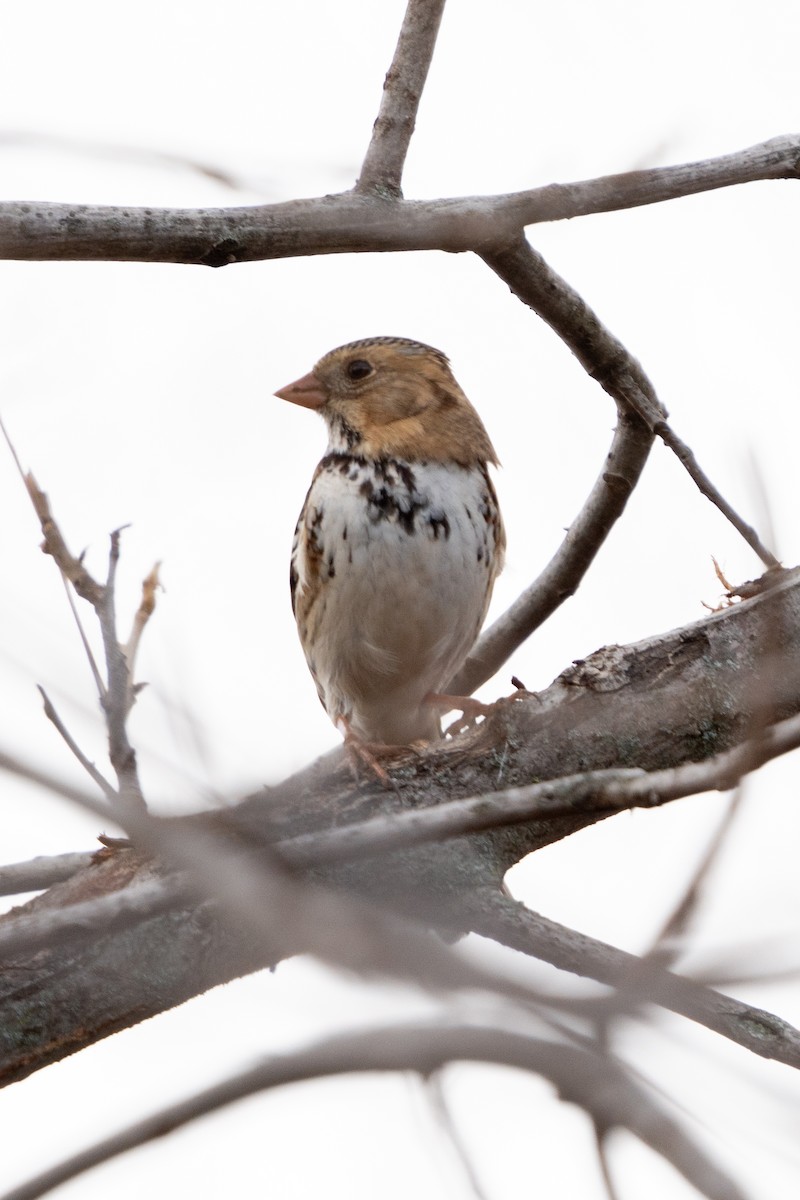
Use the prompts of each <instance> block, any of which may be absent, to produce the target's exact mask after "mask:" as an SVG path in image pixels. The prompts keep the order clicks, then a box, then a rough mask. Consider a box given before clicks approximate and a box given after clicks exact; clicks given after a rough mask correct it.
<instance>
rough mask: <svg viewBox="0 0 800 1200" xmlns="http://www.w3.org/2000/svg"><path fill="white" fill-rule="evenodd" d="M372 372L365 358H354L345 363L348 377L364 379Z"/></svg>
mask: <svg viewBox="0 0 800 1200" xmlns="http://www.w3.org/2000/svg"><path fill="white" fill-rule="evenodd" d="M371 374H372V367H371V366H370V364H369V363H368V362H367V360H366V359H365V358H354V359H351V361H350V362H349V363H348V364H347V377H348V379H366V377H367V376H368V375H371Z"/></svg>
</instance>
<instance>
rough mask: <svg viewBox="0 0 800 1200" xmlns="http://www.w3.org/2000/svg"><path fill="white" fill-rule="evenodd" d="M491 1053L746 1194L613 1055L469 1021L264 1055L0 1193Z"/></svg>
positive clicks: (728, 1193)
mask: <svg viewBox="0 0 800 1200" xmlns="http://www.w3.org/2000/svg"><path fill="white" fill-rule="evenodd" d="M463 1060H468V1061H471V1062H476V1061H477V1062H491V1063H496V1064H499V1065H502V1066H510V1067H515V1068H518V1069H522V1070H528V1071H532V1072H534V1073H535V1074H538V1075H543V1076H544V1077H545V1078H547V1079H549V1080H550V1082H551V1083H552V1084H553V1085H554V1086H555V1087H556V1089H557V1091H558V1092H559V1094H560V1096H561V1097H562V1099H564V1100H566V1101H569V1102H571V1103H573V1104H577V1105H579V1106H580V1107H581V1108H583V1109H585V1111H586V1112H587V1113H589V1114H590V1116H592V1118H593V1119H594V1120H595V1121H596V1122H597V1124H598V1126H599V1127H600V1128H602V1129H604V1130H608V1129H613V1128H617V1127H621V1128H625V1129H628V1130H630V1132H631V1133H633V1134H635V1136H636V1137H638V1138H640V1139H641V1141H643V1142H644V1143H645V1145H648V1146H650V1147H651V1148H652V1149H653V1150H655V1151H656V1153H657V1154H659V1155H661V1156H662V1157H663V1158H665V1159H666V1160H667V1161H668V1162H671V1163H672V1165H673V1166H674V1167H675V1168H676V1170H678V1171H680V1172H681V1174H682V1175H683V1176H684V1177H685V1178H686V1179H688V1180H689V1182H690V1183H692V1184H694V1186H695V1187H696V1188H697V1189H698V1190H699V1192H700V1193H701V1195H703V1196H706V1197H708V1200H746V1196H745V1193H744V1192H743V1191H742V1190H741V1188H740V1187H739V1186H738V1184H737V1183H736V1182H735V1181H734V1180H733V1179H732V1177H731V1176H729V1175H728V1173H727V1172H726V1171H724V1170H723V1168H722V1167H721V1166H719V1165H718V1164H716V1163H714V1162H712V1160H711V1159H710V1158H708V1156H707V1155H706V1154H705V1153H704V1152H703V1151H702V1150H701V1149H700V1148H699V1146H698V1145H697V1144H696V1142H694V1141H693V1140H692V1139H691V1138H690V1137H689V1136H688V1134H687V1133H686V1130H685V1129H684V1128H683V1126H682V1125H681V1124H680V1123H679V1122H678V1121H676V1120H675V1119H674V1118H673V1117H672V1116H671V1115H670V1114H669V1113H668V1112H667V1111H666V1110H665V1108H664V1107H663V1106H662V1105H660V1104H658V1103H657V1102H656V1100H655V1098H654V1097H653V1095H652V1093H651V1092H650V1091H649V1090H647V1089H645V1088H644V1087H643V1086H642V1085H641V1084H639V1083H637V1082H636V1081H634V1080H633V1079H632V1078H631V1076H630V1074H629V1073H628V1072H627V1071H626V1070H625V1068H624V1067H622V1066H621V1064H620V1063H618V1062H617V1061H616V1060H614V1059H613V1058H611V1057H610V1056H607V1055H602V1054H593V1053H590V1052H588V1051H586V1050H583V1049H577V1048H576V1047H573V1046H565V1045H563V1044H559V1043H555V1042H552V1041H545V1040H543V1039H540V1038H534V1037H528V1036H526V1035H524V1034H520V1033H509V1032H507V1031H505V1030H501V1029H492V1028H486V1027H481V1026H470V1025H463V1026H457V1025H444V1024H435V1025H432V1024H429V1025H406V1026H396V1027H393V1028H385V1029H378V1030H368V1031H366V1032H362V1033H354V1034H343V1035H340V1036H338V1037H331V1038H329V1039H327V1040H326V1041H324V1042H319V1043H317V1045H316V1046H312V1047H311V1048H310V1049H308V1050H306V1051H299V1052H296V1053H294V1054H290V1055H285V1056H282V1057H275V1058H270V1059H266V1060H265V1061H263V1062H261V1063H259V1064H258V1065H257V1066H255V1067H253V1068H251V1069H250V1070H248V1071H243V1072H241V1073H239V1074H237V1075H234V1076H231V1077H230V1078H229V1079H227V1080H225V1081H223V1082H222V1083H219V1084H216V1085H215V1086H213V1087H210V1088H206V1089H205V1090H204V1091H202V1092H199V1093H198V1094H197V1095H195V1096H192V1097H191V1098H190V1099H189V1100H185V1101H182V1102H180V1103H178V1104H173V1105H171V1106H170V1107H168V1108H165V1109H163V1110H162V1111H161V1112H160V1113H157V1114H155V1115H153V1116H151V1117H147V1118H145V1119H144V1120H143V1121H140V1122H138V1123H137V1124H135V1125H131V1126H129V1128H128V1129H125V1130H123V1131H122V1132H120V1133H118V1134H115V1135H112V1136H111V1137H109V1138H105V1139H104V1140H103V1141H101V1142H98V1143H96V1144H95V1145H94V1146H92V1147H90V1148H89V1149H87V1150H84V1151H82V1152H81V1153H79V1154H76V1155H74V1156H73V1157H72V1158H70V1159H68V1160H66V1161H65V1162H63V1163H61V1164H59V1165H58V1166H56V1167H53V1168H51V1169H50V1170H48V1171H44V1172H42V1173H41V1174H40V1175H38V1176H37V1177H36V1178H35V1179H31V1180H29V1181H28V1182H27V1183H25V1184H22V1185H21V1186H20V1187H17V1188H13V1189H12V1190H11V1191H9V1192H6V1194H5V1196H3V1197H2V1200H36V1197H38V1196H42V1195H44V1194H45V1193H46V1192H48V1191H50V1190H51V1189H52V1188H54V1187H57V1186H58V1185H59V1184H61V1183H64V1182H66V1181H67V1180H68V1179H74V1178H75V1177H76V1176H77V1175H80V1174H82V1173H83V1172H84V1171H88V1170H89V1169H90V1168H91V1167H94V1166H97V1165H98V1164H99V1163H102V1162H107V1161H108V1160H109V1159H110V1158H114V1157H115V1156H117V1155H119V1154H122V1153H124V1152H125V1151H127V1150H130V1149H133V1148H134V1147H135V1146H141V1145H143V1144H145V1143H146V1142H149V1141H152V1140H153V1139H154V1138H157V1137H163V1136H164V1135H165V1134H167V1133H170V1132H172V1131H173V1130H175V1129H178V1128H180V1127H181V1126H183V1125H186V1124H187V1123H188V1122H190V1121H193V1120H196V1119H197V1118H198V1117H201V1116H205V1115H207V1114H208V1113H211V1112H215V1111H217V1110H218V1109H220V1108H222V1107H225V1106H226V1105H229V1104H233V1103H235V1102H236V1101H237V1100H241V1099H243V1098H244V1097H246V1096H251V1095H254V1094H255V1093H257V1092H261V1091H265V1090H267V1089H270V1088H275V1087H282V1086H284V1085H286V1084H288V1083H298V1082H301V1081H302V1080H307V1079H320V1078H325V1077H330V1076H333V1075H341V1074H346V1073H352V1072H365V1071H418V1072H419V1073H420V1074H421V1075H423V1076H427V1075H430V1074H431V1073H432V1072H434V1071H437V1070H440V1069H441V1068H442V1067H443V1066H444V1065H446V1064H447V1063H449V1062H453V1061H463Z"/></svg>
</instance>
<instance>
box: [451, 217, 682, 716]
mask: <svg viewBox="0 0 800 1200" xmlns="http://www.w3.org/2000/svg"><path fill="white" fill-rule="evenodd" d="M481 257H482V258H483V259H484V261H485V262H486V263H487V264H488V266H490V267H491V268H492V270H494V271H495V272H496V273H497V274H498V275H500V277H501V278H503V279H505V281H506V282H507V283H508V284H509V286H510V287H511V288H512V290H513V291H514V292H515V293H516V294H517V295H518V296H519V297H520V298H521V299H522V300H524V302H525V303H527V304H529V305H530V306H531V307H532V308H533V309H534V311H536V312H537V313H538V314H539V316H541V317H542V318H543V319H544V320H545V321H547V323H548V324H549V325H550V327H551V328H552V329H553V330H554V331H555V332H556V333H557V334H558V336H559V337H560V338H561V339H562V341H564V342H565V343H566V344H567V346H569V348H570V350H572V352H573V354H574V355H575V356H576V358H577V359H578V361H579V362H580V363H581V365H582V366H583V367H584V369H585V370H586V371H587V372H588V373H589V374H590V375H591V376H592V377H593V378H595V379H599V380H600V382H601V383H602V385H603V387H604V388H605V390H606V391H607V392H608V393H609V394H610V395H611V396H612V397H613V399H614V400H615V402H616V404H617V410H618V413H619V420H618V423H617V428H616V430H615V433H614V440H613V442H612V444H611V450H610V451H609V454H608V457H607V459H606V461H605V463H604V466H603V471H602V472H601V474H600V476H599V478H598V479H597V481H596V483H595V485H594V487H593V488H592V490H591V492H590V493H589V496H588V498H587V500H586V502H585V504H584V506H583V508H582V509H581V511H580V513H579V514H578V516H577V517H576V519H575V520H574V521H573V522H572V524H571V525H570V527H569V529H568V531H567V535H566V537H565V538H564V541H563V542H562V543H561V546H560V547H559V548H558V550H557V551H556V553H555V555H554V556H553V558H552V559H551V560H550V562H549V563H548V564H547V566H546V567H545V569H544V571H542V573H541V574H540V575H539V577H538V578H537V579H536V580H534V582H533V583H532V584H531V585H530V587H528V588H527V589H526V590H525V591H524V592H523V593H522V595H521V596H520V597H519V598H518V599H517V600H516V601H515V602H514V603H513V604H512V606H511V607H510V608H509V609H508V610H507V611H506V612H505V613H504V614H503V615H502V616H501V617H500V618H499V619H498V620H497V621H496V622H495V623H494V625H492V626H491V627H490V628H489V629H488V630H487V631H486V632H485V633H484V634H483V635H482V636H481V638H480V639H479V641H478V643H477V645H476V646H475V648H474V649H473V651H472V653H471V654H470V656H469V658H468V659H467V661H466V663H465V664H464V666H463V667H462V668H461V670H460V671H459V673H458V675H457V676H456V677H455V678H454V679H453V680H451V682H450V683H449V685H448V687H447V688H446V689H445V690H446V691H448V692H449V693H451V694H454V695H458V696H469V695H471V694H472V692H473V691H474V690H475V688H477V687H479V686H480V684H482V683H485V682H486V680H487V679H489V678H490V677H491V676H492V675H493V674H494V673H495V671H497V670H498V669H499V668H500V667H501V666H502V665H503V663H504V662H506V661H507V660H508V658H509V656H510V655H511V654H512V653H513V651H514V650H515V649H516V648H517V647H518V646H520V645H521V644H522V643H523V642H524V641H525V639H526V638H528V637H529V636H530V635H531V633H533V631H534V630H535V629H537V628H538V627H539V625H541V624H542V623H543V622H544V621H545V620H546V619H547V618H548V617H549V616H550V615H551V614H552V613H553V612H554V611H555V610H556V609H557V608H558V607H559V605H561V604H563V602H564V601H565V600H566V599H568V597H569V596H572V595H573V594H574V593H575V591H576V590H577V588H578V585H579V584H580V582H581V580H582V579H583V577H584V575H585V574H586V572H587V571H588V569H589V567H590V566H591V564H592V562H593V561H594V558H595V555H596V554H597V552H598V550H599V549H600V547H601V546H602V544H603V542H604V541H605V539H606V537H607V536H608V534H609V533H610V531H611V529H612V528H613V526H614V523H615V522H616V521H617V520H618V518H619V517H620V516H621V515H622V513H623V512H624V510H625V506H626V504H627V502H628V498H629V497H630V494H631V492H632V491H633V489H634V487H635V486H636V484H637V482H638V480H639V477H640V476H641V473H642V471H643V470H644V465H645V463H646V461H647V456H648V454H649V453H650V447H651V446H652V444H653V437H654V434H653V432H652V430H650V429H649V428H648V427H647V424H646V423H645V422H644V421H643V420H641V419H640V417H639V416H638V412H637V404H638V405H639V407H642V406H643V403H642V402H643V401H646V403H647V410H648V412H655V413H658V415H659V419H661V418H662V417H663V416H664V415H665V414H664V410H663V408H662V406H661V404H660V402H659V400H658V397H657V396H656V393H655V390H654V388H653V385H652V384H651V382H650V380H649V379H648V378H647V376H646V375H645V373H644V371H643V370H642V368H641V366H640V365H639V363H638V362H637V361H636V359H635V358H634V357H633V355H631V354H630V352H629V351H628V350H626V348H625V347H624V346H623V345H622V343H621V342H620V341H618V340H617V338H615V337H614V335H613V334H612V333H611V332H610V331H609V330H608V329H606V328H605V326H604V325H603V324H602V322H601V321H600V319H599V317H598V316H597V314H596V313H595V312H593V310H592V309H591V308H590V307H589V305H588V304H587V303H586V302H585V300H583V299H582V297H581V296H579V295H578V293H577V292H576V291H575V290H574V289H573V288H572V287H570V285H569V284H568V283H567V282H566V281H565V280H563V279H561V277H560V276H559V275H557V274H556V273H555V271H553V270H551V269H550V267H548V266H547V264H546V263H545V262H544V260H543V259H541V258H540V256H539V255H537V254H535V253H534V251H533V250H531V248H530V247H529V246H528V244H527V242H526V241H525V240H524V239H520V241H518V242H516V243H515V244H514V245H513V246H511V247H510V248H508V249H505V250H503V251H494V252H491V253H489V252H485V253H484V254H482V256H481Z"/></svg>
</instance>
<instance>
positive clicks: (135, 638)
mask: <svg viewBox="0 0 800 1200" xmlns="http://www.w3.org/2000/svg"><path fill="white" fill-rule="evenodd" d="M160 566H161V563H160V562H157V563H154V565H153V567H152V569H151V570H150V571H149V572H148V574H147V575H146V576H145V577H144V579H143V580H142V598H141V600H140V601H139V607H138V608H137V609H136V613H135V614H134V618H133V626H132V628H131V633H130V637H129V638H128V640H127V642H126V643H125V645H124V646H123V647H122V652H123V654H124V655H125V661H126V662H127V664H128V672H129V675H130V677H131V679H133V677H134V674H135V667H136V655H137V653H138V650H139V642H140V641H141V637H142V634H143V633H144V630H145V626H146V625H147V622H148V621H149V620H150V618H151V617H152V615H153V613H154V612H155V608H156V592H157V591H158V589H159V588H160V587H161V580H160V579H159V577H158V570H159V567H160Z"/></svg>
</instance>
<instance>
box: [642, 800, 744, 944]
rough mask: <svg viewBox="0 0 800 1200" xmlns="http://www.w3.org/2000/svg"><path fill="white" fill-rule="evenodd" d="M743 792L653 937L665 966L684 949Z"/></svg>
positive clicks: (730, 805) (723, 820)
mask: <svg viewBox="0 0 800 1200" xmlns="http://www.w3.org/2000/svg"><path fill="white" fill-rule="evenodd" d="M743 796H744V791H743V788H742V787H741V786H739V787H737V789H736V791H735V792H734V793H733V795H732V796H731V798H730V800H729V802H728V806H727V808H726V810H725V812H724V814H723V816H722V820H721V821H720V823H719V825H718V826H717V829H716V830H715V831H714V836H713V837H712V838H711V841H710V842H709V844H708V846H707V847H706V851H705V854H704V855H703V857H702V858H701V859H700V862H699V863H698V864H697V867H696V868H695V870H694V872H693V873H692V877H691V879H690V880H689V882H688V884H687V885H686V887H685V888H684V890H683V895H682V896H681V897H680V900H679V901H678V903H677V904H676V905H675V907H674V909H673V910H672V912H671V913H670V914H669V916H668V917H667V919H666V920H665V921H664V923H663V925H662V926H661V929H660V930H659V931H658V933H657V934H656V936H655V937H654V939H653V944H652V947H651V949H650V951H649V953H650V954H651V955H653V956H655V957H656V958H657V959H658V961H659V962H660V963H662V964H663V965H664V966H668V965H671V964H672V963H674V962H675V960H676V959H677V958H678V957H679V955H680V953H681V949H682V947H681V944H680V943H681V941H682V940H685V939H686V936H687V931H688V929H689V926H690V924H691V922H692V920H693V919H694V918H695V916H696V914H697V910H698V908H699V905H700V901H701V898H702V895H703V889H704V885H705V884H706V882H707V880H708V877H709V875H710V874H711V871H712V870H713V868H714V867H715V865H716V864H717V862H718V861H719V858H720V855H721V853H722V849H723V847H724V846H725V844H726V842H727V839H728V837H729V836H730V832H731V829H732V828H733V824H734V820H735V818H736V816H737V815H738V813H739V812H740V810H741V807H742V798H743Z"/></svg>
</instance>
